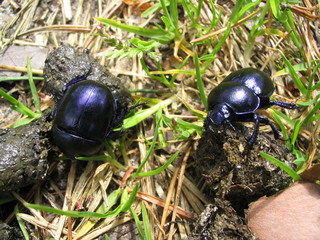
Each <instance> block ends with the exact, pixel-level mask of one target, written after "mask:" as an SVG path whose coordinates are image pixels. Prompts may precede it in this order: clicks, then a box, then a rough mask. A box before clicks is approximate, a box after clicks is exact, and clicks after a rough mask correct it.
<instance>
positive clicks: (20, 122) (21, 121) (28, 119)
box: [10, 117, 36, 128]
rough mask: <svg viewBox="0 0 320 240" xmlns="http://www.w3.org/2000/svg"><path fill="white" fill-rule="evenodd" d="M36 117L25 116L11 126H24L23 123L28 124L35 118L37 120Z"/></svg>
mask: <svg viewBox="0 0 320 240" xmlns="http://www.w3.org/2000/svg"><path fill="white" fill-rule="evenodd" d="M35 119H36V118H32V117H27V118H23V119H20V120H18V121H16V122H14V123H13V124H12V125H11V126H10V128H16V127H20V126H23V125H27V124H29V123H31V122H32V121H33V120H35Z"/></svg>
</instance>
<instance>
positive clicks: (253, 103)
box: [208, 82, 260, 114]
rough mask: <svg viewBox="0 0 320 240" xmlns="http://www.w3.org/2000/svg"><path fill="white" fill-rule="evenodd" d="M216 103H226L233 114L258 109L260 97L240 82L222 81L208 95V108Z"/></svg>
mask: <svg viewBox="0 0 320 240" xmlns="http://www.w3.org/2000/svg"><path fill="white" fill-rule="evenodd" d="M217 104H225V105H227V106H228V107H230V108H231V109H232V110H233V112H234V113H235V114H247V113H251V112H253V111H255V110H257V109H258V107H259V105H260V99H259V98H258V97H257V96H256V95H255V94H254V93H253V92H252V90H251V89H249V88H247V87H246V86H244V85H242V84H241V83H236V82H223V83H221V84H220V85H218V86H217V87H216V88H214V89H213V90H212V91H211V92H210V94H209V96H208V109H209V110H211V109H213V107H214V106H215V105H217Z"/></svg>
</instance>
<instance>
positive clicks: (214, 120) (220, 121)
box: [206, 104, 231, 130]
mask: <svg viewBox="0 0 320 240" xmlns="http://www.w3.org/2000/svg"><path fill="white" fill-rule="evenodd" d="M230 117H231V111H230V108H229V107H228V106H227V105H225V104H218V105H215V106H214V107H213V108H212V110H211V111H210V112H209V113H208V116H207V119H206V125H207V127H209V129H211V130H212V129H213V128H214V129H220V128H222V126H223V125H224V124H225V123H228V124H230V122H229V120H230Z"/></svg>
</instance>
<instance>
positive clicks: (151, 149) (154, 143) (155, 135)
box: [136, 108, 162, 174]
mask: <svg viewBox="0 0 320 240" xmlns="http://www.w3.org/2000/svg"><path fill="white" fill-rule="evenodd" d="M159 113H160V114H161V113H162V108H159V109H158V114H156V126H155V128H154V134H153V139H152V143H151V145H150V147H149V149H148V151H147V153H146V156H145V158H144V159H143V161H142V162H141V163H140V165H139V167H138V169H137V171H136V174H139V173H140V172H141V170H142V168H143V166H144V165H145V164H146V162H147V161H148V159H149V157H150V155H151V153H152V152H153V150H154V148H155V145H156V141H157V137H158V132H159V123H160V121H161V118H158V119H157V116H158V115H159Z"/></svg>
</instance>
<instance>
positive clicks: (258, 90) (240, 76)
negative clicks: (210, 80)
mask: <svg viewBox="0 0 320 240" xmlns="http://www.w3.org/2000/svg"><path fill="white" fill-rule="evenodd" d="M226 82H239V83H241V84H243V85H245V86H246V87H247V88H249V89H251V90H252V91H253V92H254V93H255V94H256V95H257V96H258V97H260V98H269V97H270V96H271V95H272V93H273V92H274V85H273V82H272V80H271V79H270V78H269V77H268V76H267V75H266V74H265V73H264V72H261V71H260V70H258V69H255V68H243V69H240V70H238V71H235V72H233V73H231V74H229V75H228V76H227V77H226V78H225V79H224V80H223V81H222V83H226Z"/></svg>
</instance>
